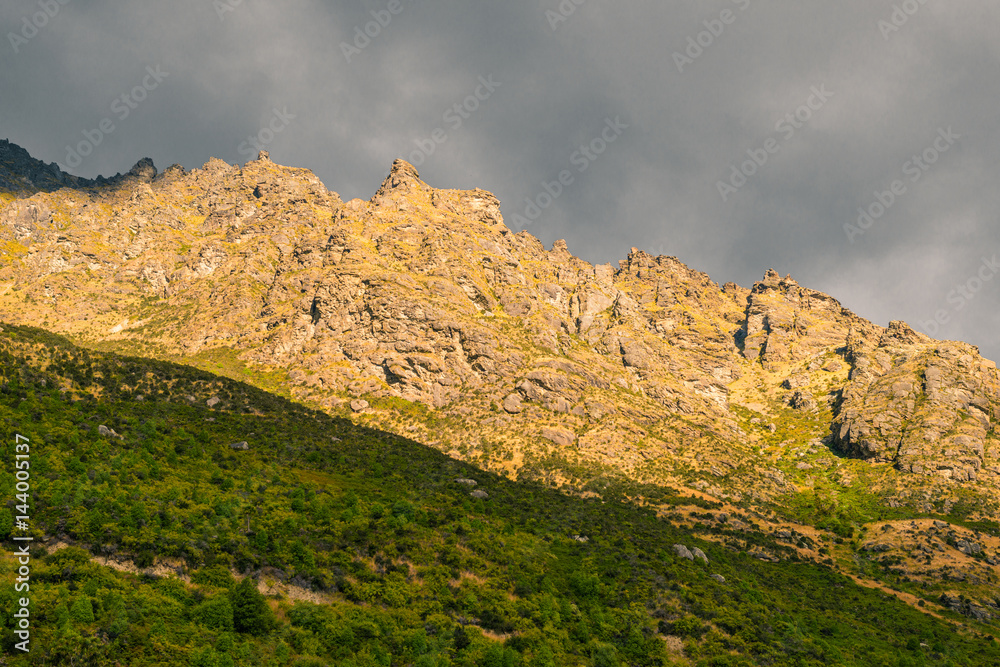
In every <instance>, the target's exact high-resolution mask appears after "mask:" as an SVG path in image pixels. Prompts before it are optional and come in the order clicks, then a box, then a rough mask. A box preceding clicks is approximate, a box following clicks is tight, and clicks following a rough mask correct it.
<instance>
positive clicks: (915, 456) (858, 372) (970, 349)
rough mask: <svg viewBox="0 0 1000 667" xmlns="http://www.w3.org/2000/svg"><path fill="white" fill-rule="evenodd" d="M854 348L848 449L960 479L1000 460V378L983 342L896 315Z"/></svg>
mask: <svg viewBox="0 0 1000 667" xmlns="http://www.w3.org/2000/svg"><path fill="white" fill-rule="evenodd" d="M848 354H849V359H850V360H851V362H852V370H851V377H850V382H849V383H848V385H847V387H846V388H845V389H844V401H843V405H842V407H841V410H840V414H839V415H838V417H837V420H836V422H835V424H834V434H835V437H836V444H837V446H838V447H839V448H840V449H841V450H842V451H844V452H845V453H846V454H848V455H851V456H858V457H861V458H866V459H870V460H873V461H880V462H892V463H894V464H896V465H897V466H898V467H899V468H901V469H903V470H907V471H910V472H913V473H918V474H924V475H939V476H942V477H945V478H949V479H957V480H975V479H977V477H978V475H979V474H980V472H981V471H983V470H984V467H987V463H988V462H989V463H991V464H992V462H993V461H995V456H996V452H995V449H996V446H997V441H996V438H995V427H996V424H997V422H998V420H1000V378H998V375H997V368H996V364H994V363H993V362H991V361H988V360H986V359H983V358H982V357H980V356H979V350H978V349H977V348H976V347H975V346H973V345H968V344H966V343H956V342H950V341H936V340H933V339H931V338H928V337H927V336H925V335H923V334H920V333H917V332H915V331H913V330H912V329H911V328H909V327H908V326H907V325H906V324H904V323H902V322H891V323H890V324H889V328H888V329H887V330H886V331H885V332H884V333H883V335H882V336H881V337H880V338H879V339H878V342H877V344H876V345H872V344H871V341H870V340H869V339H865V338H862V337H858V336H855V337H852V338H851V340H850V343H849V352H848ZM988 449H990V450H992V451H991V452H989V453H988V452H987V450H988ZM988 454H989V455H988ZM989 467H990V468H991V469H989V470H988V472H989V474H990V475H995V474H996V473H997V472H998V471H997V470H996V469H995V467H993V466H992V465H991V466H989Z"/></svg>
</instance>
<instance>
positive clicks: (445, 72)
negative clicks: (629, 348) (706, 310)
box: [0, 0, 1000, 359]
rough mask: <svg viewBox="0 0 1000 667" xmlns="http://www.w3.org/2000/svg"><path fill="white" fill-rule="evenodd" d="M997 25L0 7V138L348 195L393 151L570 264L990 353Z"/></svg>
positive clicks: (47, 153) (121, 167)
mask: <svg viewBox="0 0 1000 667" xmlns="http://www.w3.org/2000/svg"><path fill="white" fill-rule="evenodd" d="M998 24H1000V5H997V3H995V2H990V1H987V0H950V1H949V2H944V1H943V0H842V1H841V2H836V3H831V2H820V1H819V0H805V1H803V0H771V1H765V0H712V1H701V2H695V1H689V0H678V1H675V2H669V3H665V2H662V1H660V0H655V1H654V0H634V1H632V2H616V3H611V2H608V1H607V0H531V1H530V2H525V1H522V0H511V1H510V2H491V3H487V2H478V3H477V2H473V3H469V2H465V3H462V2H456V1H454V0H437V1H435V2H431V1H430V0H367V1H366V0H361V1H358V2H321V1H319V0H290V1H288V2H281V3H276V2H264V1H263V0H173V1H171V2H156V3H154V2H151V1H137V2H128V3H125V2H122V1H118V2H112V1H110V0H8V1H7V2H5V3H3V5H2V7H0V36H2V37H3V39H2V42H0V91H2V94H0V137H8V138H10V140H11V141H14V142H15V143H18V144H20V145H22V146H24V147H25V148H26V149H28V150H29V151H30V152H31V153H32V155H34V156H35V157H37V158H39V159H42V160H44V161H46V162H57V163H60V164H64V165H66V164H68V162H67V161H68V160H70V161H72V162H74V163H77V160H76V159H74V158H73V157H72V155H71V150H76V148H77V147H79V146H80V144H81V143H84V144H86V143H90V144H92V145H90V146H87V145H85V146H83V149H84V150H85V151H87V149H88V148H90V150H89V151H87V152H88V154H87V155H86V156H83V155H80V156H79V161H78V166H76V167H73V168H72V169H71V171H72V172H73V173H76V174H79V175H82V176H88V177H92V176H95V175H97V174H104V175H110V174H114V173H117V172H122V171H126V170H127V169H129V168H130V167H131V166H132V165H133V164H134V163H135V162H136V161H137V160H138V159H139V158H141V157H144V156H149V157H152V158H153V159H154V161H155V162H156V164H157V166H158V167H160V168H161V169H162V168H164V167H166V166H168V165H170V164H172V163H180V164H182V165H184V166H185V167H188V168H192V167H197V166H200V165H202V164H203V163H204V162H206V161H207V160H208V158H209V157H213V156H214V157H218V158H221V159H223V160H226V161H228V162H231V163H236V162H239V163H243V162H246V161H247V160H248V159H251V157H253V156H254V155H255V154H256V151H257V150H259V148H261V147H265V148H266V149H267V150H269V151H270V153H271V157H272V159H274V160H275V161H277V162H280V163H283V164H288V165H294V166H304V167H308V168H310V169H312V170H313V171H314V172H316V174H317V175H318V176H319V177H320V178H321V179H322V180H323V181H324V183H326V184H327V186H328V187H329V188H330V189H332V190H335V191H337V192H339V193H340V194H341V196H342V197H344V198H345V199H349V198H352V197H361V198H368V197H370V196H371V194H372V193H373V192H374V191H375V190H376V189H377V187H378V185H379V183H380V182H381V180H382V178H383V177H384V176H385V174H386V173H387V172H388V169H389V167H390V165H391V162H392V160H393V159H394V158H397V157H403V158H406V159H408V160H410V161H411V162H414V163H415V164H416V165H417V166H418V168H419V170H420V172H421V175H422V177H423V178H424V180H426V181H427V182H429V183H430V184H432V185H435V186H439V187H457V188H472V187H483V188H485V189H488V190H491V191H493V192H495V193H496V194H497V196H498V197H499V198H500V200H501V202H502V204H503V213H504V216H505V218H506V219H507V221H508V224H509V225H510V226H511V227H512V228H515V231H519V230H520V229H521V228H522V227H526V228H527V229H528V230H529V231H530V232H531V233H533V234H535V235H536V236H538V237H539V238H541V239H542V240H543V241H544V242H546V243H551V242H552V241H554V240H556V239H559V238H565V239H566V240H567V242H568V244H569V248H570V250H571V251H573V252H574V253H575V254H577V255H579V256H581V257H583V258H584V259H587V260H589V261H592V262H595V263H598V262H601V263H603V262H609V261H610V262H617V260H619V259H621V258H623V257H624V256H625V254H626V253H627V252H628V249H629V248H630V247H632V246H635V247H639V248H642V249H644V250H647V251H648V252H652V253H657V254H667V255H674V256H677V257H678V258H680V259H681V260H682V261H684V262H686V263H687V264H689V265H690V266H692V267H693V268H696V269H700V270H703V271H705V272H707V273H708V274H709V275H710V276H711V277H712V278H713V279H714V280H716V281H718V282H720V283H721V282H725V281H735V282H737V283H739V284H742V285H746V286H750V285H752V284H753V282H754V281H755V280H757V279H759V278H760V276H761V275H763V273H764V271H765V270H766V269H768V268H771V267H773V268H775V269H777V270H778V271H779V272H781V273H782V274H785V273H790V274H792V276H793V277H795V278H796V279H797V280H798V281H799V282H800V283H801V284H803V285H806V286H809V287H812V288H815V289H819V290H822V291H825V292H828V293H830V294H832V295H833V296H835V297H836V298H838V299H839V300H840V301H841V302H842V303H843V304H844V305H845V306H846V307H848V308H850V309H852V310H854V311H855V312H857V313H858V314H860V315H862V316H865V317H868V318H870V319H872V320H873V321H875V322H877V323H879V324H882V325H885V324H887V323H888V321H889V320H892V319H903V320H906V321H908V322H909V323H910V324H911V325H912V326H914V327H915V328H918V329H920V330H923V331H925V332H927V333H930V334H932V335H935V336H936V337H939V338H952V339H961V340H967V341H969V342H971V343H974V344H977V345H979V346H980V347H981V349H982V351H983V352H984V354H985V355H986V356H988V357H990V358H993V359H998V358H1000V341H998V340H997V336H996V333H995V332H996V331H997V330H998V327H1000V317H998V314H997V313H998V312H1000V311H998V305H1000V275H997V274H998V273H1000V268H998V267H997V254H998V253H1000V225H998V224H997V223H998V220H997V216H998V211H1000V208H998V203H1000V202H998V201H997V199H998V198H1000V194H998V193H1000V188H997V187H996V180H997V175H998V160H1000V120H998V116H997V114H996V112H995V100H996V99H1000V77H997V76H996V72H997V71H998V70H1000V67H998V65H1000V44H998V43H997V41H996V39H995V26H996V25H998ZM150 68H151V69H152V70H154V71H158V72H161V73H162V74H161V76H160V77H159V78H151V77H150ZM157 68H159V69H157ZM484 82H486V83H484ZM487 83H488V85H487ZM154 84H155V87H154ZM817 91H822V93H823V94H821V95H818V94H817ZM140 98H141V99H140ZM126 112H127V113H126ZM102 122H103V123H104V125H103V128H102V125H101V124H102ZM112 126H113V129H110V130H109V128H111V127H112ZM105 130H109V131H105ZM942 136H947V137H949V139H948V140H947V141H942V140H941V139H940V137H942ZM98 139H99V142H98ZM935 142H937V143H936V144H935ZM945 145H947V149H946V150H944V148H945Z"/></svg>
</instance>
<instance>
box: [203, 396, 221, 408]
mask: <svg viewBox="0 0 1000 667" xmlns="http://www.w3.org/2000/svg"><path fill="white" fill-rule="evenodd" d="M221 402H222V399H220V398H219V397H218V396H213V397H212V398H210V399H208V400H207V401H205V405H207V406H208V407H210V408H214V407H215V406H216V405H218V404H219V403H221Z"/></svg>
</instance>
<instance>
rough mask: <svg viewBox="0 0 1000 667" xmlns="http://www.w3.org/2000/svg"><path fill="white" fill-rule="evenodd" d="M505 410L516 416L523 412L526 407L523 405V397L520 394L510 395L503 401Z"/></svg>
mask: <svg viewBox="0 0 1000 667" xmlns="http://www.w3.org/2000/svg"><path fill="white" fill-rule="evenodd" d="M503 409H504V410H505V411H506V412H509V413H510V414H512V415H516V414H517V413H519V412H521V410H523V409H524V407H523V406H522V405H521V395H520V394H508V395H507V398H505V399H503Z"/></svg>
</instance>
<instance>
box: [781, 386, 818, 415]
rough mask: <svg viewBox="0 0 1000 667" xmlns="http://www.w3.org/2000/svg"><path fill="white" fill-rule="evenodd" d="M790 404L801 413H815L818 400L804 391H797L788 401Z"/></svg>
mask: <svg viewBox="0 0 1000 667" xmlns="http://www.w3.org/2000/svg"><path fill="white" fill-rule="evenodd" d="M788 404H789V405H791V406H792V407H793V408H795V409H796V410H798V411H799V412H813V411H814V410H815V409H816V408H817V407H818V404H817V403H816V399H815V398H813V397H812V396H810V395H809V394H807V393H806V392H804V391H796V392H795V393H794V394H792V397H791V398H790V399H788Z"/></svg>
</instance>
